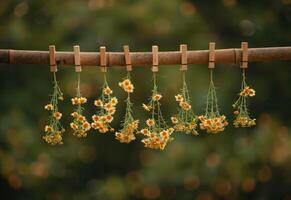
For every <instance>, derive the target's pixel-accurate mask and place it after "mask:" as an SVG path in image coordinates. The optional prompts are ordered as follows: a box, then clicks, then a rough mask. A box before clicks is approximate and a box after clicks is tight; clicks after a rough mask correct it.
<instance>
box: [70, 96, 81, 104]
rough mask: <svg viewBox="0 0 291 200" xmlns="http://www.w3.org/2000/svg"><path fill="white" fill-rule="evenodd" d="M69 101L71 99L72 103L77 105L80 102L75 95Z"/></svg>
mask: <svg viewBox="0 0 291 200" xmlns="http://www.w3.org/2000/svg"><path fill="white" fill-rule="evenodd" d="M71 101H72V104H73V105H79V104H80V103H79V98H77V97H74V98H72V99H71Z"/></svg>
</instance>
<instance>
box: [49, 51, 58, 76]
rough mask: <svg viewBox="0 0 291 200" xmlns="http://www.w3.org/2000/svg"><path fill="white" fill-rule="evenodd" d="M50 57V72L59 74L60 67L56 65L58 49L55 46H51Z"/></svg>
mask: <svg viewBox="0 0 291 200" xmlns="http://www.w3.org/2000/svg"><path fill="white" fill-rule="evenodd" d="M49 57H50V71H51V72H57V71H58V67H57V63H56V47H55V45H50V46H49Z"/></svg>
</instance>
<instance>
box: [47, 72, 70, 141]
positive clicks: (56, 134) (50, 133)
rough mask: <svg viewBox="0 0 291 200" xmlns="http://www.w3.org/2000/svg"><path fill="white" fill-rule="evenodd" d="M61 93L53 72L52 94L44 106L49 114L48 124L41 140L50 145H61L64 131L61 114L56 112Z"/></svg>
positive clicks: (61, 98)
mask: <svg viewBox="0 0 291 200" xmlns="http://www.w3.org/2000/svg"><path fill="white" fill-rule="evenodd" d="M63 99H64V98H63V93H62V92H61V90H60V87H59V85H58V82H57V80H56V73H55V72H54V80H53V94H52V98H51V101H50V103H49V104H47V105H45V107H44V109H45V110H48V111H49V112H50V116H49V123H48V125H46V126H45V128H44V131H45V136H43V137H42V138H43V139H44V140H45V141H46V142H47V143H49V144H51V145H56V144H63V141H62V140H63V137H62V136H63V133H64V132H65V129H64V128H63V126H62V125H61V123H60V119H61V118H62V113H61V112H59V110H58V100H63Z"/></svg>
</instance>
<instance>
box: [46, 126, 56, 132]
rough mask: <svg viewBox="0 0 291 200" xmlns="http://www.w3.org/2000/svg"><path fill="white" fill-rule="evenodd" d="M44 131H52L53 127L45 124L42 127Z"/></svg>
mask: <svg viewBox="0 0 291 200" xmlns="http://www.w3.org/2000/svg"><path fill="white" fill-rule="evenodd" d="M44 131H45V132H53V131H54V129H53V127H51V126H48V125H46V126H45V127H44Z"/></svg>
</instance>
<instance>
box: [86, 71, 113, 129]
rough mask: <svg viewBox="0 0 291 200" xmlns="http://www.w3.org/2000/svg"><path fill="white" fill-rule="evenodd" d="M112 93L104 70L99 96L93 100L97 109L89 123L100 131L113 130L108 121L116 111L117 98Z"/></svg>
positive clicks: (111, 119) (110, 120)
mask: <svg viewBox="0 0 291 200" xmlns="http://www.w3.org/2000/svg"><path fill="white" fill-rule="evenodd" d="M112 93H113V91H112V90H111V89H110V87H109V85H108V83H107V79H106V72H104V83H103V86H102V94H101V96H100V98H98V99H96V100H95V101H94V105H95V106H96V107H97V109H98V111H97V113H96V114H95V115H93V116H92V120H93V122H92V123H91V127H92V128H93V129H95V130H98V131H99V132H100V133H108V132H109V131H114V129H113V128H112V127H111V126H110V123H111V122H112V121H113V114H114V113H115V112H116V105H117V103H118V99H117V98H116V97H113V96H112Z"/></svg>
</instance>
